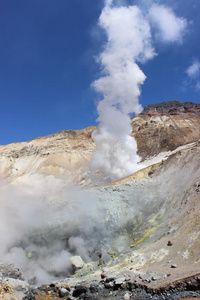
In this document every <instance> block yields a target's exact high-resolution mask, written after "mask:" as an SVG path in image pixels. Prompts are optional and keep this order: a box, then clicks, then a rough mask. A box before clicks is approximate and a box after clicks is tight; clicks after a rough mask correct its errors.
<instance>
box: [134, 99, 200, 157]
mask: <svg viewBox="0 0 200 300" xmlns="http://www.w3.org/2000/svg"><path fill="white" fill-rule="evenodd" d="M132 127H133V132H132V135H133V136H134V137H135V139H136V141H137V145H138V154H139V155H140V156H141V157H142V159H145V158H146V157H149V156H154V155H157V154H158V153H160V152H163V151H169V150H174V149H176V148H177V147H179V146H182V145H185V144H188V143H191V142H195V141H197V140H198V139H200V104H198V103H193V102H185V103H180V102H179V101H169V102H163V103H159V104H153V105H148V106H146V107H145V108H144V110H143V111H142V113H141V114H140V115H138V116H136V117H133V118H132Z"/></svg>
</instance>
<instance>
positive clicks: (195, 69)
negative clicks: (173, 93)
mask: <svg viewBox="0 0 200 300" xmlns="http://www.w3.org/2000/svg"><path fill="white" fill-rule="evenodd" d="M186 73H187V75H188V76H189V77H191V78H197V77H199V73H200V62H199V61H198V60H197V59H195V60H194V61H193V63H192V64H191V66H189V68H187V70H186Z"/></svg>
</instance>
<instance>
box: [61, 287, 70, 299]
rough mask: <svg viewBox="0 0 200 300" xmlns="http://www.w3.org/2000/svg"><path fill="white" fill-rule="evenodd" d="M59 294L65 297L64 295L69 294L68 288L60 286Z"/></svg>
mask: <svg viewBox="0 0 200 300" xmlns="http://www.w3.org/2000/svg"><path fill="white" fill-rule="evenodd" d="M59 296H60V297H61V298H64V297H66V296H69V292H68V290H67V289H65V288H60V289H59Z"/></svg>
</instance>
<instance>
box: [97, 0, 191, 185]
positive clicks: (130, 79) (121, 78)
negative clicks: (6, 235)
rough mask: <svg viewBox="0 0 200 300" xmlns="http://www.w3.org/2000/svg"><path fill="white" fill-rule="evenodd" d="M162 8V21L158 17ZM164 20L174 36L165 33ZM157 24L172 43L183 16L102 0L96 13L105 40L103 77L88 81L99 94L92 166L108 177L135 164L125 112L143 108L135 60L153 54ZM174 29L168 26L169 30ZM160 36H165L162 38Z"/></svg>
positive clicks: (132, 169) (134, 168)
mask: <svg viewBox="0 0 200 300" xmlns="http://www.w3.org/2000/svg"><path fill="white" fill-rule="evenodd" d="M159 12H162V19H160V18H159V17H158V14H159ZM167 19H169V20H173V25H172V26H169V29H170V31H173V32H175V33H174V35H172V34H171V35H170V33H169V34H168V35H167V33H168V29H167V28H166V26H165V25H166V24H167ZM151 23H152V24H153V25H154V26H155V24H156V27H157V31H158V32H157V36H159V37H160V38H162V37H163V41H165V42H166V41H167V42H168V41H172V40H174V41H176V40H178V39H177V36H179V35H180V34H181V32H182V30H183V29H184V27H185V25H186V24H185V20H182V19H180V18H177V17H176V16H175V15H174V13H173V12H172V11H171V10H170V9H169V8H167V7H165V6H161V5H153V6H152V7H151V9H150V10H149V12H147V13H146V14H144V13H143V12H142V10H141V9H140V8H139V7H137V6H128V7H126V6H120V7H115V6H114V5H113V3H112V1H107V2H106V5H105V7H104V9H103V11H102V13H101V15H100V18H99V25H100V26H101V28H103V29H104V30H105V32H106V34H107V44H106V45H105V47H104V51H103V52H102V53H101V54H100V56H99V62H100V64H101V66H102V68H103V73H104V76H103V77H101V78H99V79H98V80H96V81H94V82H93V84H92V85H93V87H94V88H95V90H96V91H97V92H99V93H101V94H102V95H103V100H101V101H100V102H99V104H98V107H97V110H98V114H99V117H98V122H99V129H98V130H96V131H95V132H94V133H93V136H92V137H93V139H94V141H95V143H96V145H97V148H96V151H95V153H94V156H93V159H92V162H91V166H92V168H94V169H97V170H102V171H104V173H105V174H106V175H108V176H109V179H110V180H116V179H118V178H122V177H124V176H127V175H129V174H131V173H133V172H135V171H137V170H138V169H139V168H140V167H139V165H138V162H139V160H140V158H139V156H138V155H137V144H136V141H135V139H134V138H133V137H131V136H130V134H131V131H132V127H131V119H130V116H129V114H131V113H135V114H138V113H139V112H140V111H141V110H142V106H141V105H140V104H139V100H138V97H139V96H140V86H141V85H142V84H143V83H144V81H145V78H146V76H145V74H144V73H143V72H142V70H141V69H140V68H139V66H138V65H137V62H141V63H144V62H145V61H147V60H149V59H151V58H153V57H154V56H155V52H154V48H153V47H152V35H151V27H150V24H151ZM171 27H173V28H171ZM164 35H165V36H167V37H168V39H164Z"/></svg>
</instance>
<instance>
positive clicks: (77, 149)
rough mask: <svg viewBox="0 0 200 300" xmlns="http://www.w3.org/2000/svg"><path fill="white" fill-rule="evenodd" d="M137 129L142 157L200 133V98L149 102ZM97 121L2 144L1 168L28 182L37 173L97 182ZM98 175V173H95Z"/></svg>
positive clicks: (84, 182) (135, 122) (8, 175)
mask: <svg viewBox="0 0 200 300" xmlns="http://www.w3.org/2000/svg"><path fill="white" fill-rule="evenodd" d="M132 127H133V132H132V135H133V136H134V137H135V139H136V141H137V145H138V154H139V155H140V156H141V159H142V160H145V159H146V158H148V157H152V156H155V155H158V154H159V153H161V152H164V151H171V150H174V149H176V148H177V147H178V146H181V145H185V144H188V143H191V142H195V141H197V140H198V139H200V104H197V103H192V102H188V103H180V102H178V101H171V102H164V103H161V104H155V105H149V106H147V107H146V108H145V109H144V110H143V112H142V113H141V114H140V115H138V116H136V117H133V118H132ZM93 130H95V127H94V126H93V127H88V128H85V129H82V130H64V131H61V132H58V133H55V134H52V135H49V136H46V137H40V138H37V139H34V140H32V141H29V142H23V143H15V144H10V145H6V146H0V174H1V176H2V177H5V178H7V180H9V181H12V182H27V181H30V180H31V177H32V176H33V175H34V176H35V174H39V176H40V177H41V176H42V177H44V176H45V177H47V176H54V177H55V178H56V179H59V180H60V179H61V180H64V181H65V182H66V183H67V184H72V183H75V184H80V185H87V184H89V183H91V181H92V179H91V177H92V176H91V172H90V168H89V162H90V160H91V158H92V153H93V151H94V150H95V143H94V141H93V140H92V138H91V134H92V132H93ZM93 175H94V174H93Z"/></svg>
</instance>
